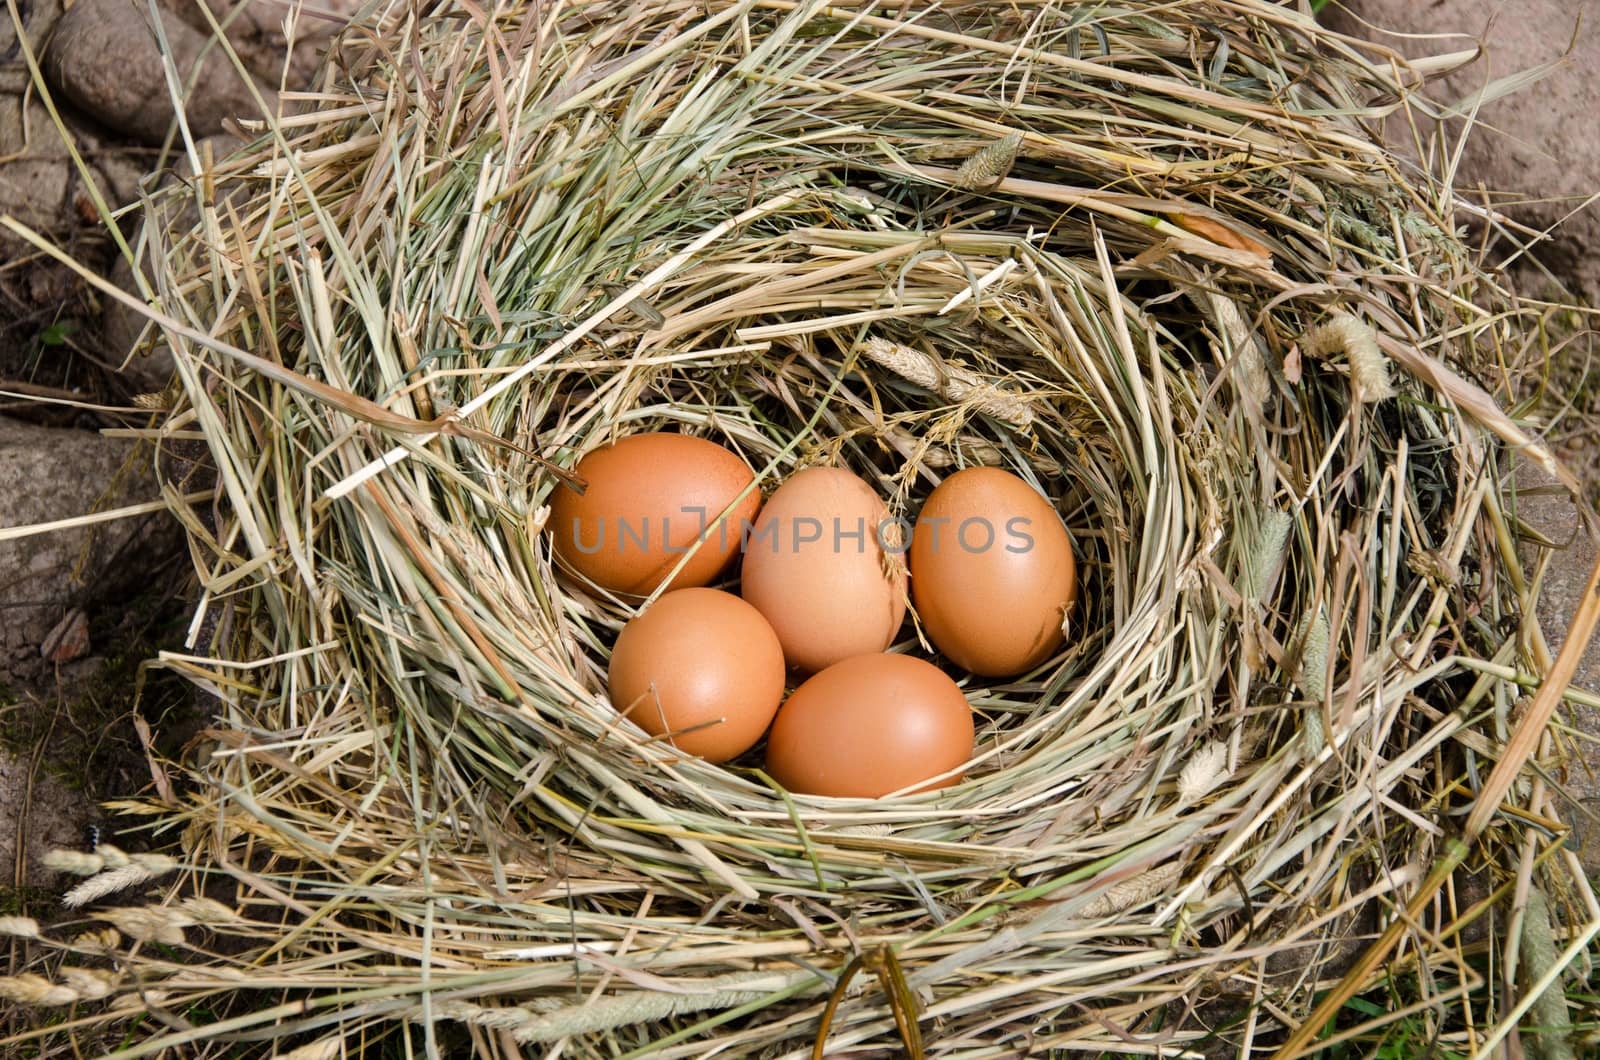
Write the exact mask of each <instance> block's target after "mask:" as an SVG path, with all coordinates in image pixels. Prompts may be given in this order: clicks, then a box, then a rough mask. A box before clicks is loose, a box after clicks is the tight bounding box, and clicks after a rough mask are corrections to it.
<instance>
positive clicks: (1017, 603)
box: [911, 467, 1078, 677]
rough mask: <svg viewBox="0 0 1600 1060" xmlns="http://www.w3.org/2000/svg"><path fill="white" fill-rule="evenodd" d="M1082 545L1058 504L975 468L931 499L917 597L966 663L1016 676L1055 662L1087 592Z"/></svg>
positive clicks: (934, 631) (919, 546)
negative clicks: (1075, 548) (1070, 614)
mask: <svg viewBox="0 0 1600 1060" xmlns="http://www.w3.org/2000/svg"><path fill="white" fill-rule="evenodd" d="M1077 587H1078V568H1077V561H1076V560H1075V559H1074V558H1073V555H1072V540H1071V538H1070V537H1069V536H1068V534H1067V528H1066V525H1065V524H1064V523H1063V522H1062V521H1061V516H1060V515H1058V514H1057V513H1056V510H1055V507H1054V506H1053V505H1052V504H1051V503H1050V502H1049V501H1048V500H1046V499H1045V497H1044V496H1043V495H1041V494H1040V493H1039V491H1038V490H1036V489H1034V488H1033V487H1032V486H1030V485H1028V483H1027V482H1025V481H1024V480H1022V479H1021V478H1019V477H1017V476H1016V475H1013V474H1012V473H1011V472H1009V471H1004V470H1001V469H1000V468H993V467H972V468H966V469H964V470H962V471H958V472H956V473H955V474H954V475H951V476H950V477H949V478H947V479H945V480H944V481H943V482H941V483H940V484H939V485H938V486H937V487H936V488H935V489H934V491H933V493H932V494H930V495H929V497H928V499H927V501H926V503H924V504H923V506H922V511H921V513H920V514H919V515H918V517H917V524H916V527H915V529H914V530H913V532H912V537H911V598H912V601H913V603H914V604H915V606H916V609H917V617H918V618H919V619H921V621H922V626H923V629H924V630H926V631H927V634H928V638H929V639H930V640H932V641H933V643H934V645H935V646H937V647H938V649H939V650H940V651H941V652H943V653H944V654H945V656H946V657H948V658H949V659H950V660H951V661H952V662H954V663H955V664H956V665H958V666H961V667H963V668H964V669H967V670H970V671H971V672H973V673H975V674H980V675H983V676H985V677H1011V676H1014V675H1016V674H1020V673H1024V672H1025V671H1027V670H1030V669H1032V668H1033V667H1035V666H1038V665H1039V664H1040V663H1042V662H1044V661H1045V660H1046V659H1048V658H1049V657H1050V656H1051V655H1052V654H1054V652H1055V651H1056V650H1057V649H1058V648H1060V647H1061V645H1062V643H1063V641H1064V640H1065V637H1064V635H1063V633H1062V622H1063V620H1064V618H1065V615H1066V613H1067V611H1068V609H1069V608H1070V607H1071V606H1072V603H1073V600H1074V598H1075V596H1076V594H1077Z"/></svg>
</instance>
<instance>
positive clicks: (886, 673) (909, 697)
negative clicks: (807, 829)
mask: <svg viewBox="0 0 1600 1060" xmlns="http://www.w3.org/2000/svg"><path fill="white" fill-rule="evenodd" d="M973 732H974V728H973V722H972V709H971V708H970V707H969V706H968V705H967V699H966V696H964V695H963V694H962V692H961V689H960V688H959V687H958V686H957V685H956V683H955V682H954V681H952V680H951V679H950V677H949V676H948V675H946V674H945V673H944V671H942V670H940V669H939V668H938V667H937V666H935V665H933V664H932V663H930V662H928V661H926V660H924V659H918V658H914V657H912V656H909V655H885V654H881V653H880V654H874V655H857V656H855V657H853V658H850V659H845V660H844V661H842V662H838V663H835V664H834V665H832V666H830V667H828V668H827V669H826V670H823V671H822V672H821V673H818V674H815V675H813V676H812V677H811V678H810V679H808V680H807V681H806V682H805V683H804V684H802V685H801V686H800V687H799V688H797V689H795V691H794V693H793V694H792V695H790V697H789V699H788V700H787V701H786V702H785V703H784V704H783V706H782V707H780V708H779V710H778V716H777V718H776V719H775V720H774V721H773V723H772V731H771V732H770V733H768V734H767V773H768V774H769V775H770V776H771V777H772V778H773V779H774V780H776V781H777V782H778V783H780V784H782V785H783V786H784V787H785V788H787V789H788V790H790V791H794V792H800V793H803V794H807V795H833V796H840V797H850V796H854V797H859V798H881V797H882V796H884V795H887V794H889V793H890V792H894V791H900V790H901V789H903V788H910V787H912V786H913V785H916V784H918V783H919V782H921V781H926V780H929V779H930V778H932V777H936V776H938V775H939V774H941V773H945V772H947V771H950V770H954V769H957V768H959V767H960V766H961V764H962V763H963V762H966V761H967V760H968V759H970V758H971V757H972V740H973ZM960 779H961V778H960V776H959V775H958V774H952V775H951V776H949V777H945V778H944V779H942V780H938V781H935V782H933V783H930V784H927V785H925V786H923V787H921V788H918V789H917V790H921V791H928V790H932V789H934V788H942V787H947V786H949V785H951V784H954V783H956V782H957V781H958V780H960Z"/></svg>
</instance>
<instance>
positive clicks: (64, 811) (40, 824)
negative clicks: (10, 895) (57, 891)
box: [0, 752, 99, 887]
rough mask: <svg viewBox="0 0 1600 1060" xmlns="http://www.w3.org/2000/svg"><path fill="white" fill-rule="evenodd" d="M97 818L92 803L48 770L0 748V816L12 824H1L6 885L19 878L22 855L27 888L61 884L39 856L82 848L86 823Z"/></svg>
mask: <svg viewBox="0 0 1600 1060" xmlns="http://www.w3.org/2000/svg"><path fill="white" fill-rule="evenodd" d="M98 816H99V811H98V810H97V809H96V807H95V806H94V804H93V803H91V802H90V801H89V800H88V799H87V798H85V797H84V796H83V794H81V793H79V792H76V791H73V790H71V789H70V788H68V787H67V786H66V785H64V784H62V783H61V781H60V780H58V779H56V778H55V777H54V776H53V775H51V773H50V772H49V771H48V770H44V769H37V768H35V766H34V763H33V762H32V761H31V760H29V759H25V758H14V757H12V756H11V755H9V754H6V753H4V752H0V820H4V821H6V822H8V824H7V826H6V827H0V878H3V879H4V880H5V885H6V886H7V887H9V886H10V885H11V883H12V881H14V880H15V879H16V878H17V877H16V876H15V875H13V873H15V872H16V870H17V868H18V855H19V853H20V855H21V866H20V867H21V870H22V871H21V878H22V884H23V886H25V887H48V886H57V885H59V884H60V883H61V882H62V880H61V874H60V873H58V872H55V871H54V870H51V869H47V868H45V867H44V866H43V865H42V864H40V859H41V858H42V857H43V856H44V855H45V854H46V853H48V852H49V851H51V850H62V849H65V850H78V849H81V848H82V846H83V841H84V840H83V829H84V826H85V825H86V824H87V823H88V822H89V821H91V820H93V819H95V818H96V817H98ZM19 843H20V846H21V847H22V849H21V851H20V852H19V851H18V849H17V848H18V846H19ZM69 885H70V883H69Z"/></svg>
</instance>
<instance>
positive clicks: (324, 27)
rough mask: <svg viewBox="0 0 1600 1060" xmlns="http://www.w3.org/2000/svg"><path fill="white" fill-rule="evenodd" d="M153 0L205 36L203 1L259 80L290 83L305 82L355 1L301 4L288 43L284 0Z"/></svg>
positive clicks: (207, 32) (207, 29) (352, 10)
mask: <svg viewBox="0 0 1600 1060" xmlns="http://www.w3.org/2000/svg"><path fill="white" fill-rule="evenodd" d="M159 3H160V5H161V7H162V8H163V9H164V10H166V11H169V12H171V13H172V14H173V15H176V16H177V17H178V18H180V19H182V20H183V21H184V22H186V23H188V24H189V25H190V26H193V27H194V28H195V29H196V30H198V31H200V32H201V33H202V34H205V35H207V36H209V35H210V34H211V32H212V30H211V21H210V20H208V19H207V18H206V16H205V13H204V12H203V11H202V10H201V9H200V4H201V3H204V4H205V6H206V8H208V9H209V10H210V12H211V15H212V18H213V19H215V21H216V23H217V25H219V26H222V27H223V29H224V31H225V32H226V33H227V36H228V42H229V43H230V44H232V45H233V47H234V50H235V51H237V52H238V53H239V60H240V61H241V62H243V63H244V65H245V66H246V67H247V68H248V69H249V70H250V72H251V73H253V74H255V75H256V76H257V77H258V78H260V79H261V81H262V82H263V83H264V84H269V85H277V84H279V83H280V82H281V83H286V84H288V85H289V87H291V88H296V87H304V86H307V85H309V84H310V83H311V79H312V77H313V76H314V75H315V74H316V71H317V66H318V64H319V63H320V62H321V61H322V57H323V55H324V54H325V53H326V51H327V47H328V40H329V38H331V37H332V36H333V35H334V34H335V33H336V32H338V31H339V30H340V29H342V28H344V25H345V23H346V22H347V21H348V20H349V17H350V16H351V15H353V14H354V13H355V12H356V10H357V9H358V8H359V7H360V6H361V5H360V4H359V3H356V2H354V0H321V2H320V3H317V4H308V5H306V6H305V7H304V8H302V9H301V10H300V13H299V18H298V20H297V21H296V22H295V24H294V28H293V32H294V43H293V47H290V39H289V37H288V36H287V35H286V33H285V31H284V15H285V13H286V7H287V5H285V4H280V3H269V2H263V0H254V2H251V0H159ZM285 59H287V63H286V62H285Z"/></svg>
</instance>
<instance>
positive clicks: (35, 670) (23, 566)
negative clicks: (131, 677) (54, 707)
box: [0, 419, 175, 686]
mask: <svg viewBox="0 0 1600 1060" xmlns="http://www.w3.org/2000/svg"><path fill="white" fill-rule="evenodd" d="M131 452H132V450H131V449H130V447H129V445H128V443H126V442H124V441H119V440H116V439H110V438H102V437H100V436H99V435H97V434H93V433H91V432H88V431H78V430H68V429H57V428H49V427H36V426H33V425H31V424H24V423H18V422H16V421H14V420H5V419H0V527H15V526H29V525H34V524H37V523H44V522H50V521H53V520H58V519H71V518H76V517H78V516H82V515H84V514H85V513H88V512H94V511H101V510H105V509H108V508H113V507H118V506H121V505H127V504H134V503H140V502H143V501H148V500H152V499H154V498H155V497H156V495H157V493H156V488H155V485H154V484H153V482H152V481H151V477H150V475H149V473H148V471H147V470H146V469H145V468H144V467H142V466H140V465H139V464H136V463H132V462H130V460H129V457H130V454H131ZM174 526H175V524H173V522H172V520H171V518H170V517H169V516H167V515H166V514H165V513H164V512H162V513H155V514H153V515H149V516H139V517H134V518H131V519H122V520H117V521H115V522H108V523H101V524H98V525H96V526H92V527H80V528H75V529H71V530H64V531H57V532H52V533H46V534H35V535H32V536H29V537H23V538H19V539H16V540H12V541H0V685H13V686H14V685H24V684H31V683H37V682H39V681H40V680H41V679H42V678H44V677H45V676H47V675H48V674H49V672H50V670H51V669H52V666H53V664H52V663H51V662H50V661H49V660H47V659H46V658H45V657H44V654H43V651H42V649H43V646H44V644H45V642H46V639H47V638H48V637H49V636H50V634H51V632H52V630H55V629H56V628H57V627H58V626H59V625H60V624H61V622H62V619H63V618H65V617H67V615H68V612H69V611H70V610H71V609H72V608H74V607H93V606H94V605H95V604H97V603H100V602H102V601H110V602H113V603H114V602H115V601H116V600H117V599H118V598H119V597H120V596H123V595H125V594H132V593H135V592H136V591H137V590H139V589H141V588H148V587H149V583H150V578H151V575H152V571H153V568H154V567H155V565H156V564H157V563H158V562H159V561H160V559H161V557H162V556H163V555H168V554H170V550H171V549H172V547H173V546H174V539H175V535H174Z"/></svg>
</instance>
